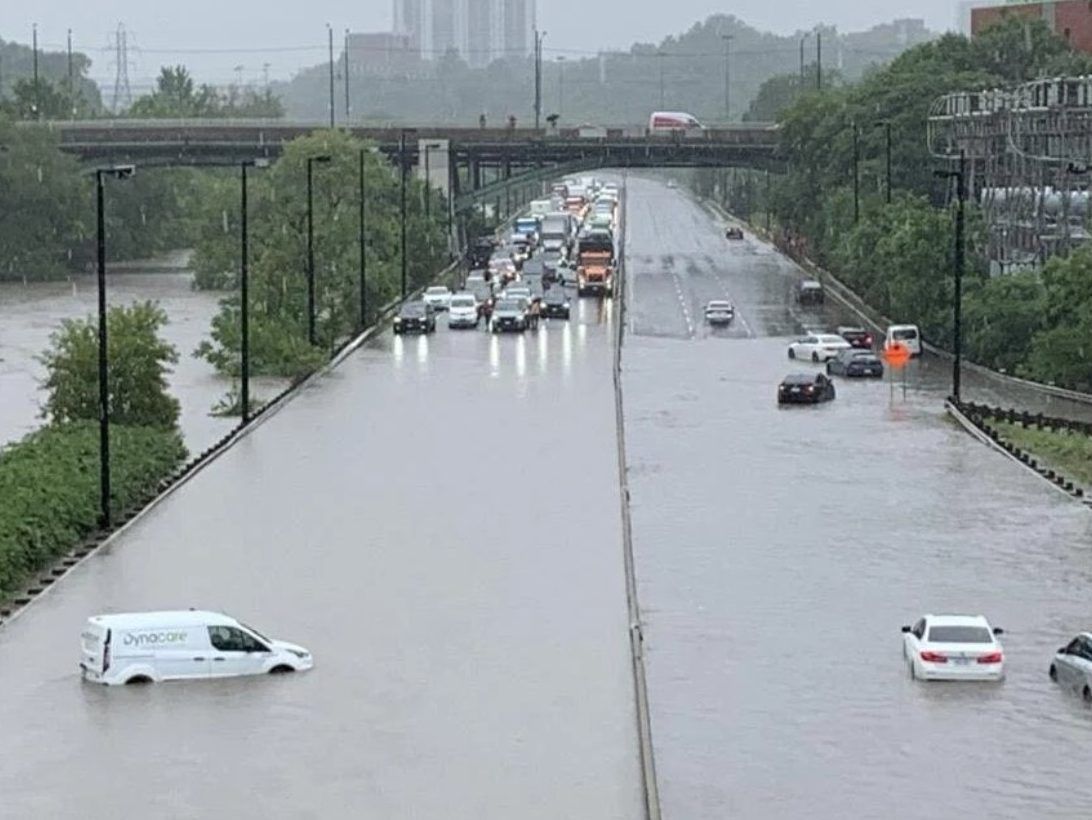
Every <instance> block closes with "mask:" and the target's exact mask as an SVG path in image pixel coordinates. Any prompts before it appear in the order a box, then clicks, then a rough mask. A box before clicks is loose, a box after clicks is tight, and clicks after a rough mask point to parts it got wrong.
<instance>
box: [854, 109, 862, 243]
mask: <svg viewBox="0 0 1092 820" xmlns="http://www.w3.org/2000/svg"><path fill="white" fill-rule="evenodd" d="M860 218H861V129H860V127H859V126H858V125H857V123H853V224H854V225H856V224H857V222H858V221H859V220H860Z"/></svg>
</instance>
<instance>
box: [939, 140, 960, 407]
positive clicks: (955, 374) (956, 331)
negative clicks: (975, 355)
mask: <svg viewBox="0 0 1092 820" xmlns="http://www.w3.org/2000/svg"><path fill="white" fill-rule="evenodd" d="M935 173H936V175H937V176H941V177H945V178H947V179H951V178H953V177H954V178H955V181H956V216H955V253H954V257H955V258H954V260H953V265H952V268H953V271H952V272H953V274H954V276H955V288H954V290H955V292H954V293H953V295H952V347H953V348H954V349H953V350H952V353H953V356H952V398H953V399H954V400H955V402H956V403H957V404H958V403H959V400H960V387H961V382H962V370H963V254H964V248H963V208H964V202H965V201H966V199H967V188H966V182H967V153H966V151H964V150H962V149H960V151H959V168H958V170H956V171H936V172H935Z"/></svg>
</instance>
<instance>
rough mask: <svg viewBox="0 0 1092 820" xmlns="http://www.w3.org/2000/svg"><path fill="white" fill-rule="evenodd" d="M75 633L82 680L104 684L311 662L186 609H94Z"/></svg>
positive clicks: (226, 621) (237, 625)
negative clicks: (103, 612) (108, 611)
mask: <svg viewBox="0 0 1092 820" xmlns="http://www.w3.org/2000/svg"><path fill="white" fill-rule="evenodd" d="M80 638H81V641H80V644H81V650H82V651H81V659H80V670H81V671H82V673H83V678H84V680H87V681H91V682H93V683H103V684H109V685H116V684H124V683H151V682H158V681H165V680H183V679H186V678H227V677H235V676H239V675H262V674H266V673H269V672H303V671H305V670H307V669H310V668H311V667H312V666H314V663H315V662H314V658H312V657H311V653H310V652H308V651H307V650H306V649H304V648H303V647H301V646H296V645H295V644H291V643H285V642H284V641H276V640H271V639H270V638H267V637H265V636H264V635H263V634H262V633H260V632H258V631H257V630H256V629H254V628H253V627H249V626H247V625H246V624H244V623H241V622H239V621H237V620H235V619H234V618H232V617H229V616H227V615H223V614H221V613H219V612H204V611H200V610H192V609H191V610H180V611H169V612H128V613H118V614H116V615H95V616H93V617H91V618H88V619H87V624H86V625H85V626H84V629H83V634H82V635H81V636H80Z"/></svg>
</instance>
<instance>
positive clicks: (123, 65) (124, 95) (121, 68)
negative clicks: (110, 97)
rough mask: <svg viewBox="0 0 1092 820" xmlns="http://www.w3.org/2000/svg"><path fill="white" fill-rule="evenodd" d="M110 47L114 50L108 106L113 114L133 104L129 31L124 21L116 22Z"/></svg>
mask: <svg viewBox="0 0 1092 820" xmlns="http://www.w3.org/2000/svg"><path fill="white" fill-rule="evenodd" d="M110 39H111V42H110V48H112V49H113V50H114V101H113V104H112V105H111V106H110V107H111V109H112V110H113V112H114V113H115V114H117V113H118V112H119V111H122V110H124V109H126V108H128V107H129V106H130V105H132V104H133V91H132V88H130V86H129V33H128V32H127V31H126V30H125V24H124V23H118V28H117V31H116V32H115V33H114V34H112V35H111V38H110Z"/></svg>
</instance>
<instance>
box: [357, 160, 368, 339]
mask: <svg viewBox="0 0 1092 820" xmlns="http://www.w3.org/2000/svg"><path fill="white" fill-rule="evenodd" d="M367 151H368V149H366V148H361V149H360V180H359V190H358V195H359V199H360V201H359V203H358V204H359V206H360V213H359V217H360V224H359V226H358V227H359V229H360V230H359V240H360V329H361V330H364V328H366V327H367V326H368V292H367V289H366V288H365V285H366V284H367V277H368V243H367V240H366V234H365V233H364V227H365V226H364V202H365V199H364V194H365V189H364V162H365V159H366V155H367Z"/></svg>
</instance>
